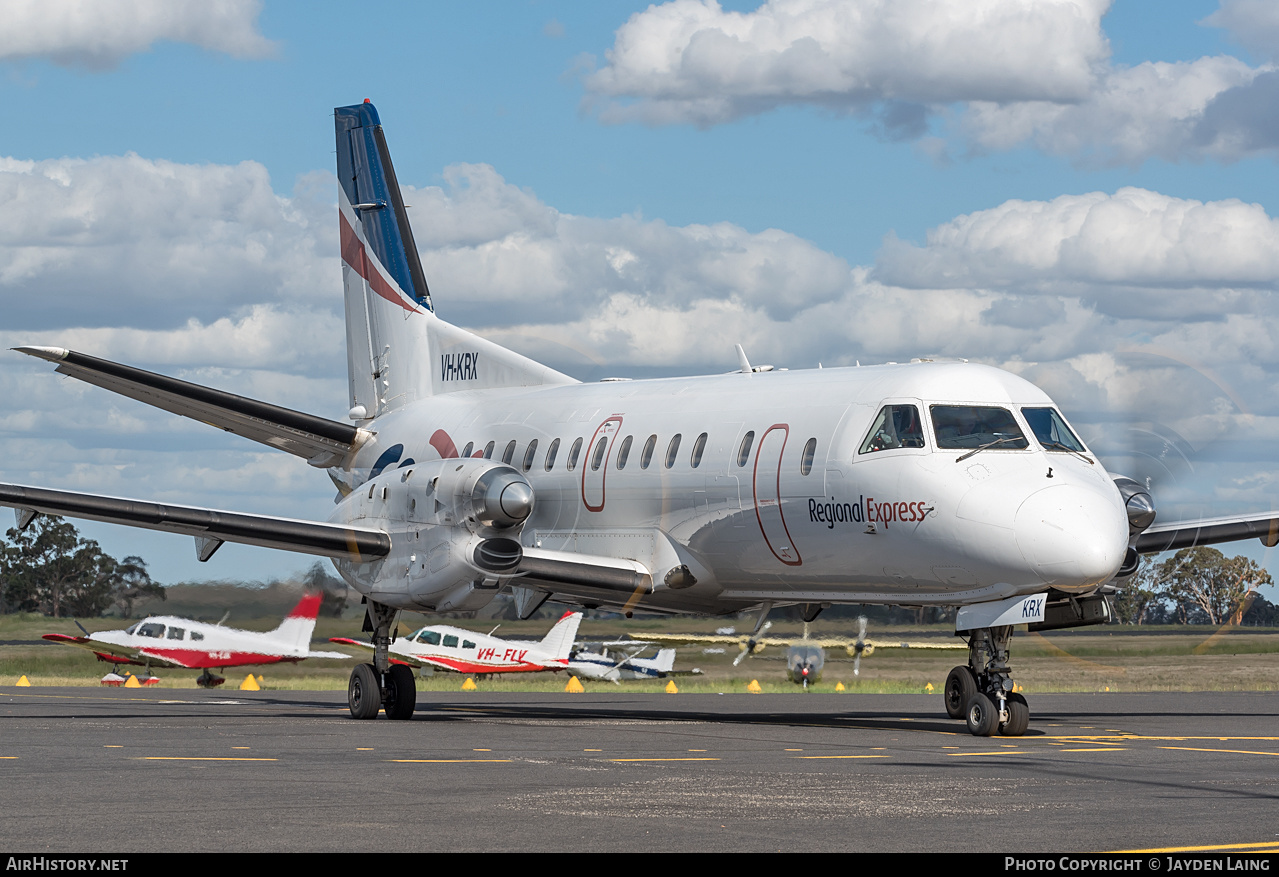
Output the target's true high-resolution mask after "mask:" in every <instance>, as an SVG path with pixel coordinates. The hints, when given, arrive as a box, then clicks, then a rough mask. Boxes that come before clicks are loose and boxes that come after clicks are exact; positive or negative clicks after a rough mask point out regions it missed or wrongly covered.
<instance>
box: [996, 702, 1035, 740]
mask: <svg viewBox="0 0 1279 877" xmlns="http://www.w3.org/2000/svg"><path fill="white" fill-rule="evenodd" d="M1004 705H1005V706H1006V707H1007V708H1008V721H1006V722H1004V723H1003V724H1001V725H1000V726H999V733H1001V734H1003V735H1004V736H1005V737H1020V736H1021V735H1022V734H1025V733H1026V729H1027V728H1029V727H1030V705H1029V704H1028V703H1026V698H1024V697H1022V696H1021V695H1020V694H1010V695H1008V699H1007V700H1006V701H1005V702H1004Z"/></svg>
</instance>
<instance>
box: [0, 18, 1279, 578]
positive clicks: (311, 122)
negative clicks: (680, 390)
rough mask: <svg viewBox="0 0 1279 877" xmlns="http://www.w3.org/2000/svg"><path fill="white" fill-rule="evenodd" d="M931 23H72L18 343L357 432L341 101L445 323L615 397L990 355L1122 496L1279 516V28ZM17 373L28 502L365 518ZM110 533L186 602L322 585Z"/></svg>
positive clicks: (25, 67) (255, 556) (30, 101)
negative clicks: (227, 587) (1076, 440)
mask: <svg viewBox="0 0 1279 877" xmlns="http://www.w3.org/2000/svg"><path fill="white" fill-rule="evenodd" d="M890 6H891V9H890V12H891V13H892V14H890V13H885V12H884V11H883V10H882V9H880V8H879V6H878V5H877V4H873V3H869V2H851V0H850V2H847V3H843V4H834V5H828V4H823V3H816V2H814V3H790V2H784V0H776V2H774V3H771V4H767V5H760V4H759V3H734V4H723V5H722V6H716V5H715V4H713V3H693V2H678V3H674V4H665V5H659V6H653V7H649V6H647V5H645V4H636V3H630V4H628V3H607V2H599V3H591V4H582V3H555V2H526V3H504V4H442V3H440V4H436V3H413V4H395V3H366V4H361V6H360V9H359V14H358V17H355V16H354V15H353V7H352V6H351V5H350V4H338V3H271V2H267V3H263V4H255V3H252V2H236V0H227V2H225V3H223V4H221V5H220V6H215V5H214V4H200V3H191V4H183V3H174V2H168V3H160V2H159V0H116V2H103V3H100V4H96V5H95V7H94V9H95V11H94V12H93V15H95V16H96V17H97V18H96V19H95V20H93V21H84V20H75V19H72V18H71V17H70V15H69V13H68V11H67V10H69V9H71V8H73V4H71V3H69V2H61V0H47V2H45V3H43V4H39V5H38V6H32V7H31V10H32V11H29V12H25V13H23V14H22V15H19V16H16V17H14V18H13V20H12V21H10V22H8V26H7V33H6V34H3V35H0V89H3V92H4V97H5V99H6V103H7V105H8V106H9V107H10V109H9V118H10V120H11V121H10V123H9V124H7V125H6V126H5V128H4V134H3V135H0V201H3V202H5V203H6V205H7V207H6V210H5V213H4V216H3V218H0V302H2V303H3V312H4V314H5V319H4V320H3V322H0V336H3V337H0V342H3V345H4V347H11V346H14V345H17V344H24V343H41V344H57V345H61V346H71V347H75V348H76V349H81V350H84V351H85V352H89V353H95V354H97V355H101V356H106V357H108V358H114V359H120V360H124V361H127V362H130V363H133V364H137V365H140V366H142V367H146V368H153V369H156V370H160V371H165V372H167V373H172V374H177V375H179V376H182V377H186V378H188V379H191V380H199V381H202V382H206V383H210V384H213V385H216V386H220V387H224V388H227V389H230V390H233V391H236V392H242V393H246V394H249V395H255V396H259V397H262V398H266V399H269V400H272V401H278V402H281V403H283V404H288V405H292V406H294V407H298V408H302V409H304V410H308V411H314V412H315V413H318V414H322V415H326V416H331V417H340V416H341V415H342V413H343V412H344V411H345V408H346V398H345V396H346V393H345V386H344V385H345V379H344V374H343V359H342V356H341V337H340V305H339V301H340V299H338V298H337V297H338V296H339V295H340V271H339V268H338V261H337V255H336V234H335V230H336V221H335V218H334V216H333V213H334V210H333V205H334V201H335V199H336V194H335V193H336V190H335V187H334V184H333V180H332V164H333V128H332V120H331V115H330V114H331V110H332V108H333V107H334V106H337V105H342V104H347V103H355V102H358V101H359V100H362V99H363V98H366V97H368V98H371V99H372V100H373V101H374V102H375V103H376V104H377V106H378V109H379V111H380V113H381V116H382V120H383V123H384V124H385V126H386V129H387V137H388V141H389V144H390V147H391V151H392V154H393V156H394V159H395V162H396V168H397V171H398V174H399V178H400V180H401V182H402V183H403V184H404V185H405V187H406V188H407V189H408V190H409V198H408V200H409V202H410V203H411V204H412V205H413V212H412V214H411V215H412V217H413V221H414V224H415V229H416V231H417V235H418V242H419V246H420V248H421V249H422V251H423V260H424V263H425V265H426V266H427V271H428V276H429V279H430V281H431V286H432V290H433V292H434V294H435V300H436V304H437V307H438V310H439V313H440V314H441V316H443V317H444V318H445V319H450V320H453V321H456V322H459V323H461V324H463V325H466V326H468V327H469V328H473V329H475V330H477V331H482V332H484V333H485V334H488V335H490V336H491V337H493V338H494V339H495V340H499V341H501V342H504V343H508V344H510V345H511V346H514V347H517V348H518V349H521V350H522V351H523V352H526V353H528V354H529V355H533V356H538V357H542V358H545V359H547V360H548V361H550V362H551V363H552V364H553V365H556V366H557V367H560V368H563V369H565V370H568V371H570V372H571V373H573V374H575V375H577V376H579V377H582V378H584V379H591V378H596V377H599V376H602V375H604V374H632V375H645V374H657V373H660V374H669V373H681V372H706V371H719V370H724V369H727V368H731V367H732V365H733V362H734V359H733V350H732V344H733V343H737V342H741V343H743V344H744V345H745V346H746V348H747V350H748V353H750V355H751V358H752V359H753V360H756V361H766V362H776V363H777V364H778V365H787V366H791V367H796V368H798V367H812V366H815V365H816V363H817V362H818V361H822V362H824V363H825V364H826V365H828V366H829V365H832V364H851V363H852V362H853V361H854V360H860V361H862V362H868V361H869V362H875V361H885V360H897V359H904V358H909V357H910V356H919V355H947V356H964V357H966V358H970V359H977V360H982V361H987V362H991V363H992V364H995V365H1000V366H1004V367H1008V368H1012V369H1013V370H1015V371H1018V372H1020V373H1022V374H1024V375H1025V376H1027V377H1028V378H1030V379H1032V380H1034V381H1036V382H1037V383H1040V385H1041V386H1044V387H1045V389H1047V390H1048V391H1049V392H1050V393H1052V394H1053V395H1054V398H1056V399H1057V400H1058V402H1059V403H1060V404H1061V405H1062V407H1063V408H1064V409H1065V410H1066V412H1067V414H1068V416H1070V417H1071V418H1072V420H1073V421H1074V422H1075V423H1076V424H1077V425H1078V426H1079V428H1080V430H1081V431H1082V432H1084V433H1085V437H1086V438H1087V439H1088V440H1089V441H1090V442H1092V443H1093V444H1094V446H1095V447H1097V449H1098V450H1099V451H1100V450H1103V449H1108V450H1110V451H1112V452H1113V458H1117V459H1118V460H1119V462H1118V463H1117V464H1115V463H1112V467H1115V468H1118V469H1119V470H1120V471H1123V468H1122V467H1123V465H1124V464H1128V465H1130V467H1136V468H1141V466H1144V465H1146V464H1147V463H1148V462H1149V461H1146V462H1143V461H1142V460H1140V459H1139V460H1137V461H1136V462H1131V458H1126V457H1124V452H1125V449H1128V451H1129V452H1131V449H1132V447H1133V442H1134V441H1136V440H1135V439H1134V438H1133V436H1134V435H1140V436H1145V437H1146V438H1144V439H1142V441H1146V442H1147V443H1148V444H1147V445H1143V446H1141V447H1140V448H1139V449H1138V451H1139V452H1140V454H1145V455H1146V456H1150V455H1153V454H1159V453H1163V454H1165V455H1166V453H1167V452H1168V449H1169V448H1177V449H1180V450H1184V451H1185V453H1186V454H1187V456H1189V457H1191V458H1192V466H1191V467H1188V471H1186V472H1182V473H1178V479H1177V483H1176V484H1170V485H1168V486H1166V487H1165V488H1164V490H1163V494H1162V496H1161V497H1159V499H1160V502H1161V510H1162V509H1164V508H1168V509H1172V508H1177V509H1180V510H1181V511H1182V512H1184V513H1185V514H1188V515H1189V514H1205V515H1206V514H1227V513H1232V512H1235V511H1253V510H1262V509H1270V508H1273V507H1275V504H1276V502H1275V501H1276V496H1277V495H1279V454H1276V453H1275V452H1274V451H1273V450H1272V448H1273V447H1276V445H1275V439H1276V438H1279V419H1276V418H1277V417H1279V404H1276V401H1277V400H1276V399H1275V394H1274V392H1273V387H1274V386H1275V378H1276V377H1279V375H1277V374H1276V372H1279V359H1277V358H1276V357H1275V355H1274V351H1273V349H1272V348H1273V344H1272V343H1271V341H1270V339H1271V338H1272V337H1273V334H1272V329H1273V328H1275V327H1276V324H1277V323H1279V312H1277V311H1276V309H1275V306H1274V304H1275V303H1274V292H1275V287H1276V283H1277V282H1279V228H1277V226H1276V223H1275V222H1274V220H1273V219H1272V218H1271V217H1274V216H1275V215H1276V211H1279V203H1276V202H1277V200H1279V189H1277V185H1279V183H1277V182H1276V181H1277V175H1276V174H1275V172H1274V171H1275V157H1276V150H1277V149H1279V111H1276V109H1275V107H1276V106H1279V101H1276V100H1274V99H1273V98H1274V97H1275V96H1276V93H1277V92H1279V86H1277V85H1276V81H1277V80H1279V74H1276V73H1275V71H1274V69H1273V67H1272V62H1273V59H1274V57H1275V56H1276V55H1277V54H1279V12H1276V11H1275V7H1276V6H1279V4H1273V3H1267V2H1261V0H1223V2H1222V3H1218V2H1217V0H1201V2H1192V0H1175V2H1158V3H1156V2H1148V0H1115V2H1113V3H1107V2H1106V0H963V2H960V0H956V2H941V0H901V2H900V3H897V4H891V5H890ZM671 58H675V59H677V60H676V61H675V62H671V61H670V60H669V59H671ZM663 59H665V60H663ZM130 156H132V157H130ZM3 359H4V367H3V369H0V388H2V389H3V391H4V392H5V394H6V398H7V399H9V400H10V401H9V406H8V407H9V412H10V413H9V414H8V415H7V416H6V418H5V419H4V420H3V421H0V451H3V455H2V457H0V478H2V479H3V480H5V481H14V482H19V483H30V484H41V485H48V486H58V487H67V488H70V489H82V490H87V491H92V492H102V493H113V494H122V495H132V496H139V497H145V498H158V499H164V500H167V501H173V502H189V503H192V504H201V505H211V506H217V507H222V508H232V509H239V510H245V511H261V512H266V513H276V514H288V515H291V516H295V517H323V516H324V515H325V514H327V507H328V504H329V500H330V498H331V496H330V495H331V488H330V487H329V486H328V485H327V479H325V478H324V476H323V475H322V474H320V473H318V472H314V471H312V470H308V469H307V467H306V466H305V464H302V463H300V462H297V461H293V460H291V459H279V458H278V457H275V456H271V455H269V454H264V453H260V452H259V451H258V448H257V447H256V446H251V445H249V444H248V443H244V442H241V441H239V440H235V439H234V438H230V439H228V438H227V437H224V436H221V435H219V434H216V433H212V432H211V431H210V430H208V429H207V428H203V427H200V426H199V425H197V424H189V423H185V422H174V421H175V420H176V419H175V418H172V417H169V416H167V415H164V414H162V413H159V412H150V411H147V410H144V409H143V408H142V406H139V405H135V404H134V403H131V402H128V401H127V400H119V399H116V398H114V397H110V396H109V394H107V393H105V392H103V391H100V390H96V389H94V388H83V387H73V386H70V385H69V384H68V382H67V381H64V380H63V379H61V378H56V377H53V376H51V375H50V373H49V369H48V367H47V366H45V365H43V364H40V363H34V362H27V361H25V358H24V357H21V356H19V355H17V354H9V355H7V356H5V357H3ZM1133 423H1140V424H1142V426H1141V427H1140V428H1138V429H1136V430H1135V431H1134V427H1133V426H1132V425H1131V424H1133ZM1152 435H1155V436H1160V437H1162V439H1159V440H1156V439H1150V436H1152ZM1164 439H1166V441H1164ZM1150 441H1154V445H1149V442H1150ZM1178 452H1180V451H1178ZM1140 454H1139V456H1140ZM1108 462H1111V461H1110V460H1108ZM1189 469H1193V472H1191V471H1189ZM84 531H85V532H86V533H89V534H91V535H92V536H94V537H95V538H98V539H100V540H101V541H102V542H103V544H104V546H105V547H106V548H107V549H108V550H109V551H111V552H112V553H113V554H116V555H117V556H120V555H124V554H130V553H141V554H142V555H143V556H144V557H146V558H147V560H148V561H150V562H151V564H152V567H153V570H154V572H155V573H156V576H157V578H159V579H160V580H162V581H178V580H182V579H184V578H206V577H233V578H234V577H241V576H249V577H268V576H272V575H286V574H289V573H291V572H293V571H296V570H298V569H300V568H302V567H304V566H305V565H306V564H307V561H306V559H305V558H300V557H295V556H290V555H282V554H273V553H270V552H265V551H258V550H254V549H247V548H239V547H234V546H228V547H227V548H225V549H223V551H222V552H220V553H219V555H218V556H217V558H216V559H215V561H214V562H212V563H210V564H205V565H200V564H196V563H195V561H194V558H193V551H192V549H191V546H190V544H189V540H185V539H179V538H176V537H164V536H160V535H156V534H150V533H138V532H137V531H127V530H120V529H116V528H110V527H105V526H92V525H86V526H85V527H84ZM1248 548H1249V551H1250V553H1252V554H1253V555H1254V556H1256V557H1258V558H1259V559H1265V558H1266V553H1265V552H1263V551H1262V550H1261V549H1260V548H1259V547H1257V548H1255V549H1254V548H1252V547H1251V546H1248Z"/></svg>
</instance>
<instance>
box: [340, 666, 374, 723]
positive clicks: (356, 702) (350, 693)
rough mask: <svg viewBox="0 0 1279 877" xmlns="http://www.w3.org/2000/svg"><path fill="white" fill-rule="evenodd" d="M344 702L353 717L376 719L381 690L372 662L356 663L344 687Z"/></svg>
mask: <svg viewBox="0 0 1279 877" xmlns="http://www.w3.org/2000/svg"><path fill="white" fill-rule="evenodd" d="M346 702H347V704H348V705H350V707H351V718H353V719H376V718H377V714H378V710H380V709H381V708H382V690H381V686H380V685H378V682H377V671H375V670H374V669H373V665H372V664H357V665H356V666H355V669H354V670H352V671H351V682H350V684H348V685H347V687H346Z"/></svg>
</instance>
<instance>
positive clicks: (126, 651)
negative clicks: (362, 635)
mask: <svg viewBox="0 0 1279 877" xmlns="http://www.w3.org/2000/svg"><path fill="white" fill-rule="evenodd" d="M41 639H47V640H48V641H49V642H51V643H61V644H62V645H64V646H79V647H80V648H82V649H88V650H89V651H91V652H93V653H94V654H95V655H97V656H98V659H99V660H101V661H106V662H108V663H112V664H135V665H137V666H139V667H142V666H145V665H146V664H150V665H151V666H154V667H177V668H179V669H183V670H186V669H190V668H188V667H187V665H186V664H183V663H181V662H179V661H174V660H173V659H172V658H169V657H162V656H160V655H153V654H151V653H150V652H148V651H147V650H146V649H135V648H130V647H129V646H118V645H114V644H112V643H104V642H99V641H98V640H92V639H89V638H88V637H87V636H67V635H66V634H64V633H46V634H45V635H44V636H43V637H41ZM343 657H349V656H347V655H343Z"/></svg>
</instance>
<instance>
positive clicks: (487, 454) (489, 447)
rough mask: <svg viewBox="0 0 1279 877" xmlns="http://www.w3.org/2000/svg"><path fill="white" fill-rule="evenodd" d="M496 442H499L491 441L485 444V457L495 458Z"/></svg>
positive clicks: (488, 458)
mask: <svg viewBox="0 0 1279 877" xmlns="http://www.w3.org/2000/svg"><path fill="white" fill-rule="evenodd" d="M496 444H497V442H489V443H488V444H487V445H485V446H484V459H486V460H491V459H493V446H494V445H496Z"/></svg>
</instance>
